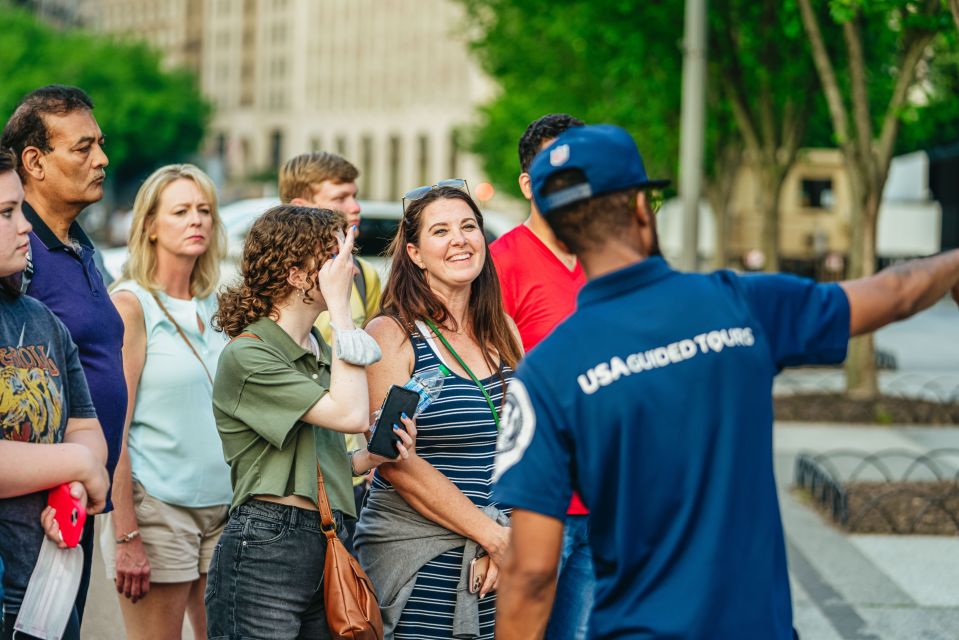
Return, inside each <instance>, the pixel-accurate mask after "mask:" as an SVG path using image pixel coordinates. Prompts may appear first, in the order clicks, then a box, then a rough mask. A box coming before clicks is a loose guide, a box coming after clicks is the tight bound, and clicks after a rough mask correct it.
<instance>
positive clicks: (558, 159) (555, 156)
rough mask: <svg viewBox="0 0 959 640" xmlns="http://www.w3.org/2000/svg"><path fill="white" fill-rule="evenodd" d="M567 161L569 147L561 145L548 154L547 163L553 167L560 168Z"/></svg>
mask: <svg viewBox="0 0 959 640" xmlns="http://www.w3.org/2000/svg"><path fill="white" fill-rule="evenodd" d="M568 160H569V145H568V144H561V145H559V146H558V147H556V148H555V149H553V150H552V151H550V152H549V163H550V164H551V165H553V166H554V167H561V166H563V165H564V164H566V162H567V161H568Z"/></svg>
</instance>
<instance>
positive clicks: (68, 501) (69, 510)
mask: <svg viewBox="0 0 959 640" xmlns="http://www.w3.org/2000/svg"><path fill="white" fill-rule="evenodd" d="M47 504H48V505H50V506H51V507H53V508H54V509H56V510H57V512H56V514H55V515H54V519H55V520H56V521H57V524H59V525H60V535H61V536H62V537H63V542H64V543H66V545H67V546H68V547H75V546H77V545H78V544H80V536H81V535H82V534H83V525H84V523H86V521H87V510H86V509H84V508H83V505H82V504H81V503H80V501H79V500H77V499H76V498H74V497H73V496H71V495H70V485H69V484H61V485H60V486H59V487H57V488H55V489H51V490H50V495H49V496H48V497H47Z"/></svg>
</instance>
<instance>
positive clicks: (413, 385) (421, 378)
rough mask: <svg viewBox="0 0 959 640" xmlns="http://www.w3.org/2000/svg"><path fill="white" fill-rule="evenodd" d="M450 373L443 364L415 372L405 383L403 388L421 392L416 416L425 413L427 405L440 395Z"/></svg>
mask: <svg viewBox="0 0 959 640" xmlns="http://www.w3.org/2000/svg"><path fill="white" fill-rule="evenodd" d="M448 375H450V370H449V369H447V368H446V367H445V366H444V365H442V364H441V365H439V366H436V367H431V368H429V369H425V370H423V371H420V372H419V373H416V374H414V375H413V377H412V378H410V381H409V382H407V383H406V384H404V385H403V388H405V389H409V390H411V391H415V392H416V393H418V394H420V401H419V402H417V403H416V415H414V416H413V417H414V418H416V417H417V416H419V415H420V414H421V413H423V412H424V411H425V410H426V407H428V406H430V405H431V404H432V403H433V401H434V400H436V398H437V397H438V396H439V395H440V390H441V389H442V388H443V382H444V381H445V380H446V376H448Z"/></svg>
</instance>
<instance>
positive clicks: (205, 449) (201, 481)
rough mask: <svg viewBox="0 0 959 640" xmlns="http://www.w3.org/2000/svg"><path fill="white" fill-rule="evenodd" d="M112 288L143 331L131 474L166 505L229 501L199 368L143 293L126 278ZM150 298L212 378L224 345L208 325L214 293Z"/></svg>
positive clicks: (207, 388) (208, 389) (208, 391)
mask: <svg viewBox="0 0 959 640" xmlns="http://www.w3.org/2000/svg"><path fill="white" fill-rule="evenodd" d="M115 290H116V291H130V292H131V293H133V294H134V295H135V296H136V297H137V299H138V300H139V301H140V306H141V307H142V308H143V320H144V325H145V327H146V335H147V345H146V361H145V363H144V366H143V373H142V374H141V375H140V383H139V385H137V394H136V404H135V406H134V410H133V420H132V422H131V423H130V434H129V437H128V447H129V450H130V462H131V466H132V469H133V477H134V478H135V479H136V480H137V481H138V482H140V483H141V484H142V485H143V487H144V488H145V489H146V491H147V493H148V494H150V495H151V496H153V497H155V498H158V499H160V500H162V501H163V502H168V503H170V504H175V505H179V506H183V507H210V506H214V505H228V504H230V501H231V498H232V490H231V488H230V468H229V467H228V466H227V464H226V462H225V461H224V459H223V448H222V445H221V444H220V437H219V435H218V433H217V430H216V422H215V421H214V419H213V404H212V398H213V386H212V384H211V383H210V380H209V378H208V377H207V374H206V371H204V369H203V366H202V365H201V364H200V361H199V360H198V359H197V357H196V356H194V354H193V352H192V351H191V350H190V347H189V346H187V344H186V342H184V340H183V338H182V337H181V336H180V334H179V333H178V332H177V330H176V327H175V326H174V325H173V323H171V322H170V320H169V319H168V318H167V316H166V314H164V313H163V310H162V309H161V308H160V306H159V305H158V304H157V301H156V300H154V298H153V296H152V295H151V294H150V292H149V291H147V290H146V289H145V288H143V287H141V286H140V285H139V284H136V283H134V282H129V281H127V282H122V283H120V284H119V285H117V286H116V288H115ZM157 295H158V296H159V298H160V301H161V302H162V304H163V306H164V307H165V308H166V310H167V311H168V312H169V313H170V315H171V316H172V317H173V319H174V320H175V321H176V323H177V324H178V325H179V326H180V328H181V329H182V330H183V332H184V333H185V334H186V336H187V338H188V339H189V340H190V343H191V344H192V345H193V349H195V350H196V352H197V354H198V355H199V356H200V358H202V359H203V363H204V364H205V365H206V368H207V370H209V372H210V376H211V377H213V376H215V375H216V364H217V359H218V358H219V357H220V352H221V351H222V350H223V347H224V345H225V344H226V339H225V338H224V335H223V334H222V333H220V332H217V331H214V330H213V327H211V326H210V319H211V318H212V317H213V314H214V313H215V311H216V297H215V296H212V295H211V296H209V297H207V298H203V299H198V298H193V299H191V300H177V299H175V298H171V297H169V296H168V295H166V294H164V293H161V292H157ZM198 317H199V319H200V321H202V323H203V330H202V331H200V329H199V327H198V325H197V318H198Z"/></svg>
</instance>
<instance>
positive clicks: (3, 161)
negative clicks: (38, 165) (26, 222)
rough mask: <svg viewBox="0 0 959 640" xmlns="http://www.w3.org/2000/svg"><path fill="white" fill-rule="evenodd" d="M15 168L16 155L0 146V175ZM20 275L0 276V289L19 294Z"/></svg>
mask: <svg viewBox="0 0 959 640" xmlns="http://www.w3.org/2000/svg"><path fill="white" fill-rule="evenodd" d="M16 169H17V156H16V155H15V154H14V153H13V151H11V150H10V149H7V148H6V147H0V175H3V174H5V173H7V172H8V171H16ZM20 277H21V276H20V274H19V273H15V274H13V275H9V276H3V277H0V291H2V292H3V293H5V294H7V295H9V296H11V297H14V298H15V297H17V296H18V295H20Z"/></svg>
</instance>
